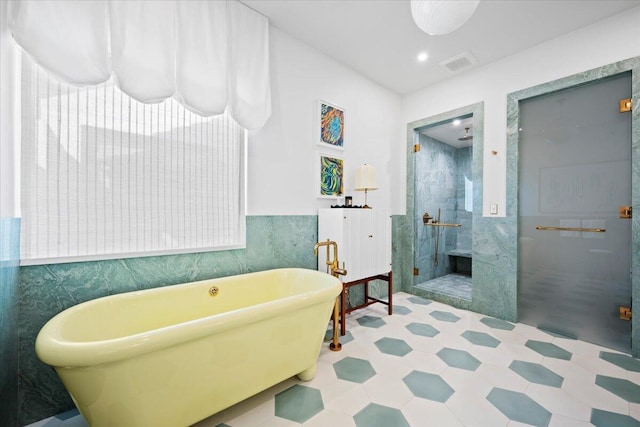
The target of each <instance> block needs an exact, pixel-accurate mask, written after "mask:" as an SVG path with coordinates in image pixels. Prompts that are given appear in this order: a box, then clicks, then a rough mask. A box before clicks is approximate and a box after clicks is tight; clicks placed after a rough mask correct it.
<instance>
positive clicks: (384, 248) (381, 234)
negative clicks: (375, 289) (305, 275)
mask: <svg viewBox="0 0 640 427" xmlns="http://www.w3.org/2000/svg"><path fill="white" fill-rule="evenodd" d="M327 239H329V240H333V241H334V242H336V243H337V244H338V260H339V262H340V265H339V266H338V267H340V268H342V269H346V270H347V274H346V275H344V276H340V280H342V293H341V294H340V310H339V311H340V334H341V335H344V334H345V333H346V330H347V329H346V320H345V319H346V315H347V314H348V313H350V312H352V311H354V310H358V309H360V308H363V307H366V306H368V305H371V304H375V303H381V304H384V305H386V306H387V307H388V309H387V312H388V313H389V315H391V314H392V313H393V300H392V299H393V283H392V274H391V216H390V213H389V211H385V210H380V209H358V208H332V209H320V212H319V214H318V241H324V240H327ZM326 248H329V246H326V247H321V248H320V250H319V252H318V270H320V271H324V272H329V271H328V270H327V264H326V260H327V249H326ZM329 257H333V254H331V253H329ZM343 263H344V264H343ZM373 280H383V281H386V282H387V299H386V300H384V299H379V298H377V297H374V296H372V295H370V294H369V282H370V281H373ZM357 285H362V286H364V302H363V303H362V304H360V305H356V306H350V307H347V299H348V292H349V289H350V288H351V287H352V286H357Z"/></svg>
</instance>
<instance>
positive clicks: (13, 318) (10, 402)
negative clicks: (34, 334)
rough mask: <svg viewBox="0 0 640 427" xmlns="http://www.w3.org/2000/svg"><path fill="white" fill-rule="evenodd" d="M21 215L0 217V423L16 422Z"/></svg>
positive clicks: (6, 424) (9, 425)
mask: <svg viewBox="0 0 640 427" xmlns="http://www.w3.org/2000/svg"><path fill="white" fill-rule="evenodd" d="M19 258H20V218H2V219H0V366H1V367H2V368H1V369H0V425H2V426H7V427H14V426H18V415H17V413H16V410H15V408H16V407H17V406H18V360H19V358H18V271H19Z"/></svg>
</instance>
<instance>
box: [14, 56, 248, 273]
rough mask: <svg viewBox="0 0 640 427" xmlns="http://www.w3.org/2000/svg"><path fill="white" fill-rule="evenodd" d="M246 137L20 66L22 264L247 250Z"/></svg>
mask: <svg viewBox="0 0 640 427" xmlns="http://www.w3.org/2000/svg"><path fill="white" fill-rule="evenodd" d="M245 148H246V131H245V130H244V129H242V128H241V127H240V126H239V125H237V124H236V123H235V122H234V121H233V120H232V119H231V118H230V117H229V116H227V115H221V116H216V117H211V118H204V117H201V116H198V115H196V114H193V113H191V112H190V111H188V110H186V109H185V108H184V107H182V106H181V105H180V104H179V103H178V102H176V101H175V100H173V99H168V100H166V101H164V102H162V103H159V104H142V103H139V102H137V101H135V100H133V99H131V98H130V97H128V96H127V95H126V94H124V93H122V92H121V91H120V90H119V89H118V88H117V87H116V86H115V85H114V84H113V83H112V82H111V81H110V82H107V83H105V84H102V85H99V86H90V87H84V88H78V87H74V86H70V85H67V84H64V83H60V82H59V81H57V80H55V79H54V78H53V77H51V76H49V75H48V74H47V73H46V72H44V71H42V70H41V69H40V68H39V67H38V66H37V65H35V64H34V63H33V62H32V61H31V59H28V58H26V56H25V58H24V59H23V70H22V233H21V239H22V243H21V259H22V260H23V264H38V263H49V262H68V261H78V260H89V259H107V258H121V257H131V256H142V255H151V254H166V253H180V252H200V251H206V250H216V249H218V250H219V249H230V248H238V247H244V245H245V213H244V205H245V178H244V174H245V160H244V159H245Z"/></svg>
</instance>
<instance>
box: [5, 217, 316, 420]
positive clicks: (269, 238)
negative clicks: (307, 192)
mask: <svg viewBox="0 0 640 427" xmlns="http://www.w3.org/2000/svg"><path fill="white" fill-rule="evenodd" d="M317 224H318V220H317V216H313V215H312V216H252V217H247V247H246V249H242V250H230V251H219V252H206V253H197V254H181V255H169V256H158V257H144V258H130V259H123V260H108V261H97V262H81V263H69V264H53V265H40V266H29V267H22V268H21V269H20V296H19V299H20V306H19V307H20V319H19V331H20V336H19V350H18V352H17V354H18V355H19V358H20V387H19V411H18V413H19V425H25V424H29V423H31V422H34V421H37V420H40V419H43V418H46V417H48V416H52V415H55V414H58V413H61V412H64V411H66V410H69V409H71V408H73V403H72V402H71V399H70V398H69V396H68V394H67V393H66V391H65V389H64V387H63V386H62V383H61V382H60V380H59V379H58V377H57V376H56V374H55V372H54V371H53V370H52V369H51V368H49V367H48V366H46V365H44V364H43V363H42V362H40V361H39V360H38V358H37V356H36V354H35V349H34V342H35V338H36V336H37V333H38V332H39V330H40V328H42V326H43V325H44V324H45V323H46V322H47V321H48V320H49V319H50V318H51V317H53V316H54V315H55V314H57V313H58V312H60V311H62V310H64V309H66V308H68V307H70V306H72V305H75V304H78V303H80V302H83V301H87V300H90V299H94V298H97V297H101V296H105V295H110V294H114V293H120V292H126V291H132V290H138V289H148V288H153V287H159V286H166V285H172V284H176V283H184V282H190V281H195V280H202V279H207V278H214V277H224V276H230V275H236V274H242V273H247V272H253V271H260V270H266V269H271V268H279V267H303V268H311V269H315V268H316V266H317V261H316V257H315V256H314V254H313V245H314V244H315V243H316V240H317ZM13 307H15V305H14V306H13ZM13 329H14V330H15V327H14V328H13ZM2 330H3V331H4V330H5V328H4V327H3V328H2ZM17 344H18V343H16V346H17ZM14 354H15V353H14ZM3 371H4V369H3ZM0 404H1V403H0ZM14 404H15V402H14ZM15 408H16V406H14V407H13V408H12V412H13V413H15V412H16V410H15ZM2 412H3V411H0V413H2ZM0 424H2V425H5V424H3V423H0Z"/></svg>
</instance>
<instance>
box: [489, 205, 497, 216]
mask: <svg viewBox="0 0 640 427" xmlns="http://www.w3.org/2000/svg"><path fill="white" fill-rule="evenodd" d="M489 213H490V214H491V215H498V205H497V204H492V205H491V206H489Z"/></svg>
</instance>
